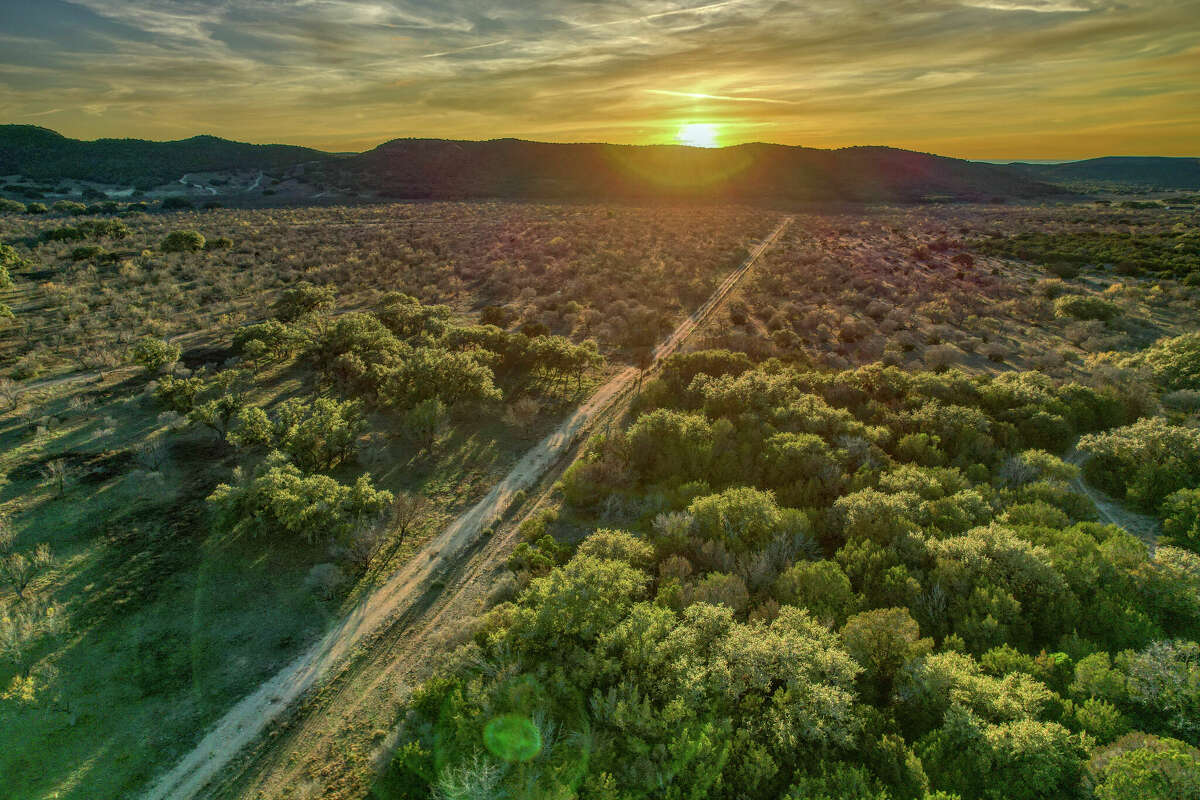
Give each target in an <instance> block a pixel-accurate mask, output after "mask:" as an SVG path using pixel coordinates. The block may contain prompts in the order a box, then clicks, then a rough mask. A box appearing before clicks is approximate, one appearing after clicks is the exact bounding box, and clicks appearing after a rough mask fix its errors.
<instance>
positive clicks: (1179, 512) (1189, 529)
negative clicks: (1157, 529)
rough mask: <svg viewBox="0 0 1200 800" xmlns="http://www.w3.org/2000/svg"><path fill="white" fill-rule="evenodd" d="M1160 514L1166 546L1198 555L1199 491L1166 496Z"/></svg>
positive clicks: (1199, 536)
mask: <svg viewBox="0 0 1200 800" xmlns="http://www.w3.org/2000/svg"><path fill="white" fill-rule="evenodd" d="M1160 514H1161V515H1162V521H1163V534H1164V535H1165V536H1166V541H1167V543H1168V544H1172V545H1174V546H1176V547H1182V548H1184V549H1187V550H1191V551H1192V552H1194V553H1200V489H1180V490H1179V491H1177V492H1174V493H1172V494H1169V495H1167V498H1166V499H1165V500H1164V501H1163V504H1162V510H1161V512H1160Z"/></svg>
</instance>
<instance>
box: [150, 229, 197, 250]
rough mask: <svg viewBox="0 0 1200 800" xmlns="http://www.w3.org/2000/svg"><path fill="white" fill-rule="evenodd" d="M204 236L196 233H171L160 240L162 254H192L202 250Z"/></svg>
mask: <svg viewBox="0 0 1200 800" xmlns="http://www.w3.org/2000/svg"><path fill="white" fill-rule="evenodd" d="M204 244H205V242H204V235H203V234H201V233H199V232H198V231H172V232H171V233H169V234H167V237H166V238H165V239H163V240H162V243H161V244H160V245H159V249H160V250H162V251H163V252H164V253H192V252H196V251H197V250H203V249H204Z"/></svg>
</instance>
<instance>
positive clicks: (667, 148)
mask: <svg viewBox="0 0 1200 800" xmlns="http://www.w3.org/2000/svg"><path fill="white" fill-rule="evenodd" d="M302 164H303V165H305V170H304V172H305V176H306V179H311V180H314V181H320V182H321V183H323V184H325V185H329V186H336V187H338V188H339V190H341V192H342V193H343V194H345V193H346V192H349V193H352V194H362V195H368V196H378V197H390V198H408V199H466V198H500V199H504V198H514V199H515V198H520V199H538V198H544V199H579V200H588V199H595V200H601V199H606V198H614V199H675V200H737V201H754V200H771V201H776V200H777V201H809V200H818V201H847V202H917V201H927V200H974V201H980V200H991V199H993V198H1005V197H1012V198H1039V197H1047V196H1051V195H1055V194H1063V193H1064V190H1063V189H1061V188H1058V187H1055V186H1052V185H1049V184H1048V183H1045V182H1044V181H1042V180H1041V179H1040V178H1039V177H1038V176H1036V175H1033V174H1031V173H1030V172H1029V171H1028V170H1027V169H1026V168H1025V167H1024V166H1019V167H1012V166H1003V165H993V164H982V163H978V162H971V161H964V160H961V159H955V158H946V157H943V156H936V155H930V154H927V153H916V152H912V151H908V150H899V149H895V148H890V147H849V148H844V149H840V150H818V149H813V148H807V147H793V146H787V145H777V144H743V145H737V146H734V147H725V148H715V149H702V148H694V147H683V146H679V145H647V146H634V145H612V144H585V143H579V144H575V143H573V144H551V143H545V142H530V141H523V140H518V139H496V140H491V141H486V142H474V141H452V140H446V139H396V140H393V141H390V142H387V143H385V144H382V145H380V146H379V147H376V148H375V149H373V150H370V151H367V152H365V153H359V154H332V153H325V152H322V151H319V150H313V149H310V148H305V147H295V146H291V145H254V144H245V143H242V142H232V141H228V140H225V139H220V138H217V137H214V136H195V137H192V138H190V139H183V140H180V141H172V142H153V141H145V140H141V139H98V140H96V141H91V142H86V141H80V140H77V139H69V138H67V137H64V136H62V135H60V134H58V133H55V132H54V131H51V130H48V129H46V128H40V127H36V126H31V125H5V126H0V174H20V175H24V176H27V177H30V178H34V179H37V180H56V179H76V180H88V181H95V182H100V183H108V184H123V185H127V186H128V185H135V186H149V185H161V184H165V183H170V182H172V181H176V180H178V179H179V178H180V176H182V175H183V174H185V173H198V172H208V173H217V172H227V171H246V170H262V171H264V172H267V173H271V174H283V173H285V172H287V171H289V170H295V169H296V168H297V167H299V166H300V165H302Z"/></svg>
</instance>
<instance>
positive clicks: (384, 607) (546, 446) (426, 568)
mask: <svg viewBox="0 0 1200 800" xmlns="http://www.w3.org/2000/svg"><path fill="white" fill-rule="evenodd" d="M791 221H792V217H790V216H789V217H784V218H783V220H782V221H780V223H779V225H778V226H776V228H775V229H774V231H772V232H771V234H770V235H769V236H768V237H767V238H766V239H764V240H763V241H762V242H761V243H760V244H759V245H758V246H757V247H755V248H754V249H753V250H751V252H750V255H749V256H748V257H747V258H746V260H745V261H744V262H743V263H742V264H741V266H739V267H738V268H737V269H736V270H734V271H733V273H731V274H730V275H729V277H727V278H726V279H725V280H724V281H723V282H722V283H721V285H720V286H718V287H717V289H716V291H715V292H713V294H712V296H711V297H710V298H709V299H708V300H707V301H706V302H705V303H704V305H702V306H701V307H700V308H699V309H697V311H696V312H695V313H694V314H692V315H691V316H690V317H688V318H687V319H685V320H684V321H683V322H682V323H680V325H679V327H677V328H676V329H675V331H674V332H673V333H672V334H671V335H670V336H669V337H668V338H667V339H666V341H664V342H663V343H662V344H661V345H659V347H658V348H657V349H656V350H655V351H654V359H655V361H656V362H657V361H659V360H661V359H663V358H666V357H667V356H669V355H671V354H672V353H674V352H675V351H676V350H677V349H678V348H679V346H680V345H681V344H682V343H683V342H684V340H685V339H686V338H687V336H688V335H689V334H690V333H691V332H692V331H693V330H695V329H696V327H697V326H698V325H699V324H700V323H701V322H703V321H704V320H705V319H706V318H707V317H708V316H709V315H710V314H711V313H712V312H713V310H714V309H716V308H717V307H718V306H719V305H720V304H721V302H722V301H723V300H724V299H725V298H726V297H727V296H728V295H729V293H730V291H732V289H733V287H734V286H735V285H736V284H737V282H738V280H740V279H741V278H742V276H744V275H745V274H746V272H747V271H748V270H749V269H750V268H751V267H752V266H753V265H754V263H755V262H756V261H757V260H758V259H759V258H760V257H761V256H762V254H763V253H764V252H766V250H767V248H769V247H770V246H771V245H772V244H773V243H774V242H775V240H776V239H778V237H779V235H780V234H781V233H782V232H783V231H784V229H786V228H787V226H788V225H789V224H790V223H791ZM638 377H639V372H638V370H637V368H636V367H626V368H625V369H623V370H621V371H620V372H618V373H617V374H616V375H614V376H613V377H612V378H611V379H610V380H609V381H608V382H607V383H605V384H604V385H603V386H601V387H600V388H599V389H597V390H596V392H595V393H594V394H593V395H592V396H591V397H590V398H589V399H588V400H587V401H586V402H584V403H583V405H581V406H580V407H579V408H578V409H576V410H575V412H574V413H572V414H571V415H570V416H569V417H568V418H567V419H566V420H564V421H563V422H562V424H560V425H559V427H558V428H557V429H556V430H555V431H554V432H553V433H551V434H550V435H549V436H547V437H546V438H545V439H543V440H542V442H541V443H540V444H538V445H537V446H536V447H534V448H533V449H531V450H530V451H529V452H528V453H526V454H525V456H524V457H523V458H522V459H521V460H520V461H519V462H517V464H516V466H514V467H513V469H512V470H511V471H510V472H509V473H508V475H506V476H505V477H504V479H503V480H501V481H500V483H499V484H497V485H496V486H495V487H494V488H493V489H492V490H491V491H490V492H488V494H487V496H485V497H484V498H483V499H482V500H480V501H479V502H478V503H477V504H475V506H473V507H472V508H471V509H469V510H468V511H467V512H465V513H464V514H462V515H461V516H460V517H459V518H458V519H456V520H455V521H454V522H453V523H451V524H450V525H449V527H447V528H446V529H445V530H443V531H442V532H441V533H440V534H438V536H436V537H435V538H434V539H433V540H432V541H431V542H429V543H427V544H426V545H425V546H424V547H423V548H421V550H420V551H418V552H417V553H416V554H415V555H414V556H413V557H412V559H410V560H409V561H408V562H407V563H406V564H405V565H404V566H403V567H401V568H400V569H399V570H398V571H396V572H395V573H394V574H393V575H392V576H391V577H390V578H389V579H388V580H387V581H386V582H385V583H384V584H383V585H382V586H380V587H379V588H377V589H376V590H374V591H373V592H372V593H371V594H370V595H368V596H367V597H366V598H364V600H363V601H362V602H360V603H359V605H358V606H357V607H356V608H355V609H354V610H353V611H352V612H350V614H349V615H347V616H346V617H345V618H344V619H343V620H342V621H341V622H340V623H339V624H338V625H336V626H335V627H334V628H333V629H332V630H330V631H329V632H328V633H326V634H325V635H324V636H323V637H321V639H319V640H318V641H317V642H316V643H315V644H313V645H312V646H311V647H310V648H309V649H308V650H306V651H304V652H303V653H302V654H300V656H298V657H297V658H296V659H295V660H294V661H292V663H291V664H289V665H288V666H287V667H285V668H284V669H283V670H281V671H280V672H278V673H277V674H276V675H275V676H274V677H272V678H271V679H270V680H268V681H266V682H265V683H263V684H262V685H261V686H260V687H259V688H258V689H257V690H255V691H254V692H252V693H251V694H249V695H247V696H246V697H245V698H243V699H242V700H241V701H240V702H238V703H237V704H236V705H234V706H233V707H232V708H231V709H230V710H229V711H228V712H226V714H225V716H224V717H222V718H221V719H220V720H219V721H218V722H217V723H216V724H215V725H214V726H213V728H212V729H211V730H210V731H209V733H208V734H207V735H206V736H205V737H204V738H203V739H202V740H201V741H200V743H199V744H198V745H197V746H196V747H195V748H193V749H192V750H191V751H190V752H189V753H188V754H187V755H185V756H184V757H183V759H181V760H180V761H179V763H178V764H176V765H175V767H174V768H172V769H171V770H170V771H168V772H166V773H165V774H163V775H162V776H160V777H159V778H158V779H157V780H156V781H155V782H154V783H153V784H152V785H151V787H150V789H149V790H148V791H147V792H146V794H145V795H144V797H145V798H146V800H190V798H193V797H195V796H196V795H197V794H198V793H199V792H201V791H202V790H203V789H204V788H205V787H206V786H207V785H208V784H209V783H210V782H212V781H213V780H214V779H215V778H217V777H218V776H219V775H220V774H221V772H222V771H223V770H224V769H225V768H226V766H227V765H229V764H230V763H231V762H232V761H233V759H235V758H236V757H237V756H238V754H239V753H241V752H242V750H243V749H245V748H246V747H247V746H248V745H250V744H251V743H252V742H253V741H254V740H255V739H257V738H258V736H259V735H260V734H261V733H262V732H263V731H264V730H265V729H266V727H267V726H268V725H269V724H270V723H271V722H272V721H273V720H275V719H276V718H277V717H279V716H280V715H281V714H282V713H284V712H285V711H286V710H287V709H288V708H290V707H291V706H292V705H293V704H294V703H295V702H296V701H297V700H298V699H299V698H300V696H301V695H303V694H304V693H306V692H307V691H308V690H310V689H312V688H313V687H315V686H317V685H318V684H319V683H320V682H321V680H322V679H323V678H324V677H325V676H326V675H328V674H329V673H330V672H331V671H332V670H333V669H334V668H335V667H336V666H337V665H339V664H340V663H341V662H342V661H343V660H344V659H345V658H346V657H347V656H348V655H350V654H351V652H352V651H353V650H354V649H355V648H356V647H357V646H358V645H359V644H360V643H362V642H364V641H365V640H366V639H367V638H368V637H369V636H370V635H371V634H372V633H374V632H376V631H377V630H379V629H380V628H381V627H383V626H384V625H385V623H388V622H389V621H392V620H394V619H396V618H398V617H400V616H401V615H402V614H404V613H405V612H406V611H407V610H408V609H410V608H411V607H412V606H413V605H414V604H416V603H417V602H418V601H419V600H420V598H421V595H422V592H421V587H423V586H426V585H427V584H428V583H429V582H430V581H431V580H432V579H433V576H434V575H435V574H437V575H439V576H440V577H442V579H443V580H444V581H445V585H446V586H450V584H451V582H450V581H449V580H447V578H448V577H449V576H450V574H451V571H452V570H453V569H454V567H455V565H456V564H460V562H462V561H463V559H462V555H463V554H464V553H465V552H466V551H467V550H468V549H469V548H471V547H472V546H474V545H475V544H476V543H477V542H478V541H479V539H480V537H481V535H482V533H483V531H484V529H485V528H487V527H488V525H489V524H491V522H492V521H493V520H496V519H499V518H500V517H502V516H503V514H504V512H505V511H506V510H507V508H508V506H509V505H510V504H511V503H512V502H513V497H514V495H516V493H517V492H521V491H525V490H526V489H528V488H530V487H532V486H534V485H535V484H537V483H538V482H539V481H540V480H541V479H542V478H543V477H544V476H545V474H546V473H547V472H548V471H549V470H550V469H551V467H553V466H554V465H555V464H557V463H558V462H559V461H560V460H561V459H562V457H563V456H564V455H565V454H566V453H567V452H569V451H570V449H571V448H572V447H573V446H574V444H575V442H576V441H577V440H578V439H579V437H580V436H581V435H582V434H583V433H584V432H585V431H586V430H587V429H588V428H589V426H590V425H591V423H593V422H594V421H595V420H597V419H599V418H600V417H601V416H603V415H604V413H605V412H606V411H608V410H609V409H610V408H611V407H612V406H613V405H614V404H615V403H616V402H617V401H618V400H619V399H620V398H621V397H623V396H624V395H625V394H626V393H627V392H629V391H630V390H631V389H632V388H633V387H634V386H635V384H636V382H637V379H638ZM461 585H462V584H461V582H457V583H454V584H453V586H454V587H461ZM445 591H446V590H445V589H444V590H443V593H445Z"/></svg>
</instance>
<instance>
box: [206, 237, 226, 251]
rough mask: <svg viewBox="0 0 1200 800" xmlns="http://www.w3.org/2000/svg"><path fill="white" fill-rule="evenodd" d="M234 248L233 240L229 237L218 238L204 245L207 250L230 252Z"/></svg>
mask: <svg viewBox="0 0 1200 800" xmlns="http://www.w3.org/2000/svg"><path fill="white" fill-rule="evenodd" d="M231 247H233V239H230V238H229V237H228V236H218V237H217V238H215V239H209V240H208V241H207V242H205V243H204V249H205V250H228V249H230V248H231Z"/></svg>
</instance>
